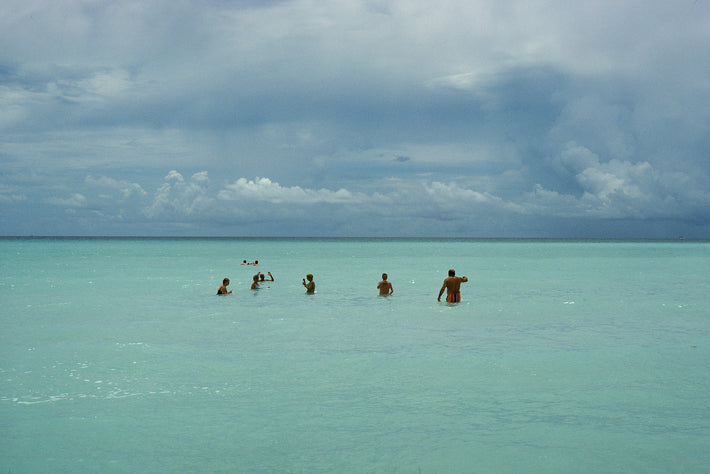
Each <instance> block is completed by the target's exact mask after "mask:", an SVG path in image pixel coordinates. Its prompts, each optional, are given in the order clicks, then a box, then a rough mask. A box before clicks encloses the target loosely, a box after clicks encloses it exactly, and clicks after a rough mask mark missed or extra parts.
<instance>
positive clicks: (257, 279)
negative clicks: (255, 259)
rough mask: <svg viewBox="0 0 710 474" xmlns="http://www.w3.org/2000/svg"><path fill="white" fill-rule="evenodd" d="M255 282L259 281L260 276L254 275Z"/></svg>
mask: <svg viewBox="0 0 710 474" xmlns="http://www.w3.org/2000/svg"><path fill="white" fill-rule="evenodd" d="M254 281H259V274H258V273H257V274H256V275H254Z"/></svg>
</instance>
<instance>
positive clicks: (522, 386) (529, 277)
mask: <svg viewBox="0 0 710 474" xmlns="http://www.w3.org/2000/svg"><path fill="white" fill-rule="evenodd" d="M243 260H247V261H249V262H252V261H254V260H258V261H259V262H260V265H259V266H258V267H255V266H252V265H240V264H241V263H242V261H243ZM450 268H454V269H455V270H456V274H457V275H461V276H464V275H465V276H467V277H468V282H466V283H463V284H462V287H461V294H462V302H461V303H458V304H447V303H440V302H437V295H438V292H439V289H440V288H441V285H442V281H443V279H444V278H445V277H446V274H447V271H448V270H449V269H450ZM257 271H261V272H263V273H266V272H271V273H272V275H273V276H274V278H275V281H274V282H268V283H266V285H265V286H266V287H265V288H263V289H261V290H258V291H254V290H250V288H249V286H250V284H251V281H252V276H253V275H254V274H255V273H256V272H257ZM383 272H386V273H388V275H389V280H390V281H391V282H392V285H393V287H394V294H393V295H392V296H390V297H380V296H378V292H377V288H376V286H377V283H378V282H379V281H380V279H381V274H382V273H383ZM307 273H312V274H313V275H314V281H315V282H316V293H315V294H313V295H308V294H306V293H305V289H304V287H303V285H302V279H303V278H304V277H305V275H306V274H307ZM709 274H710V243H707V242H692V241H676V242H659V241H640V242H636V241H540V240H533V241H524V240H501V241H497V240H465V239H459V240H446V239H441V240H436V239H430V240H426V239H423V240H421V239H420V240H417V239H109V238H106V239H67V238H64V239H62V238H58V239H51V238H35V239H30V238H28V239H10V238H6V239H0V472H3V473H5V472H8V473H10V472H11V473H24V472H27V473H37V472H73V473H76V472H249V473H252V472H253V473H262V472H263V473H266V472H269V473H271V472H278V473H281V472H284V473H285V472H305V473H334V472H348V473H350V472H352V473H365V472H367V473H379V472H382V473H420V472H422V473H459V472H461V473H463V472H545V473H549V472H564V473H568V472H594V473H599V472H644V473H648V472H683V473H686V472H708V471H710V402H708V400H709V398H708V397H709V395H708V394H709V393H710V303H709V298H708V295H709V294H710V280H709V278H708V275H709ZM225 277H227V278H229V279H230V280H231V284H230V286H229V289H231V290H232V291H233V293H232V294H231V295H228V296H216V292H217V288H218V287H219V285H220V284H221V282H222V279H223V278H225ZM442 299H443V298H442Z"/></svg>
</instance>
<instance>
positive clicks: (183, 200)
mask: <svg viewBox="0 0 710 474" xmlns="http://www.w3.org/2000/svg"><path fill="white" fill-rule="evenodd" d="M208 186H209V178H208V176H207V172H205V171H202V172H199V173H195V174H193V175H192V176H191V177H190V180H188V181H186V180H185V179H184V178H183V176H182V174H180V173H179V172H177V171H175V170H171V171H170V172H169V173H168V174H167V175H166V176H165V182H164V183H163V184H162V185H161V186H160V187H159V188H158V190H157V192H156V193H155V197H154V199H153V203H152V204H151V205H150V206H148V207H146V208H145V209H144V210H143V213H144V214H145V215H146V216H147V217H149V218H176V217H177V218H179V217H198V218H203V217H205V216H204V215H203V214H204V213H206V214H207V215H209V214H211V213H210V212H209V211H210V207H211V206H212V204H213V203H214V199H213V198H211V197H209V195H208V194H207V190H208Z"/></svg>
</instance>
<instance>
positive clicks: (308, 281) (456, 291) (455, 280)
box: [217, 260, 468, 303]
mask: <svg viewBox="0 0 710 474" xmlns="http://www.w3.org/2000/svg"><path fill="white" fill-rule="evenodd" d="M246 262H247V261H246V260H244V263H242V265H259V261H258V260H255V261H254V262H253V263H246ZM266 273H267V274H268V275H269V278H266V275H264V274H263V273H261V272H257V273H256V275H254V277H253V282H252V284H251V289H252V290H260V289H261V288H263V285H264V284H265V282H267V281H275V280H274V276H273V275H272V274H271V272H266ZM467 281H468V278H466V277H465V276H461V277H459V276H456V272H455V271H454V269H453V268H452V269H451V270H449V276H448V277H446V278H445V279H444V283H443V284H442V285H441V289H440V290H439V296H438V297H437V299H436V300H437V301H441V295H443V294H444V290H446V302H447V303H459V302H460V301H461V283H464V282H467ZM228 286H229V278H225V279H224V280H222V285H221V286H220V287H219V289H217V294H218V295H229V294H231V293H232V290H227V287H228ZM303 286H304V287H305V288H306V293H310V294H313V293H315V292H316V283H315V282H314V281H313V274H312V273H309V274H308V275H306V278H304V279H303ZM377 289H378V290H379V291H380V296H389V295H391V294H392V293H394V288H393V287H392V283H390V282H389V281H388V280H387V274H386V273H383V274H382V281H380V282H379V283H378V284H377Z"/></svg>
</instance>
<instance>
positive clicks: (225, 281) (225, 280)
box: [222, 278, 229, 286]
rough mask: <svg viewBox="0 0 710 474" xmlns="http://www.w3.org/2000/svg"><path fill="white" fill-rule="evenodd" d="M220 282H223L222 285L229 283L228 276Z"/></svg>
mask: <svg viewBox="0 0 710 474" xmlns="http://www.w3.org/2000/svg"><path fill="white" fill-rule="evenodd" d="M222 284H223V285H224V286H227V285H229V278H225V279H224V280H222Z"/></svg>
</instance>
